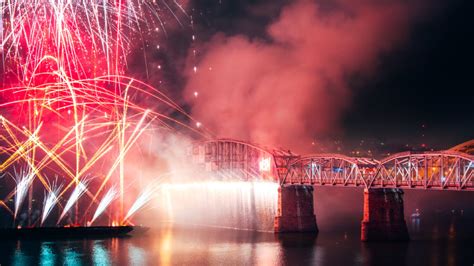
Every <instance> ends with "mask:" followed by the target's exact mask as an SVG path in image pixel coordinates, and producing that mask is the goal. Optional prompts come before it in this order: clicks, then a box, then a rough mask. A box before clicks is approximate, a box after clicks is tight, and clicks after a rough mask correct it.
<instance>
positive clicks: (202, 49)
mask: <svg viewBox="0 0 474 266" xmlns="http://www.w3.org/2000/svg"><path fill="white" fill-rule="evenodd" d="M294 2H296V1H258V0H253V1H227V0H220V1H217V0H207V1H191V2H189V6H188V9H189V12H190V14H192V16H193V18H194V19H193V22H194V27H193V28H192V29H191V28H190V27H187V26H183V27H177V28H176V29H175V30H172V31H169V33H168V36H167V37H165V38H164V39H161V40H160V43H161V44H162V46H163V47H165V49H164V50H161V51H160V52H156V51H155V52H153V53H152V55H151V57H152V60H150V61H151V62H152V63H156V62H159V64H162V65H165V68H164V70H163V71H162V73H163V75H162V76H160V78H159V79H160V80H161V82H163V83H164V84H166V85H165V86H162V88H163V87H164V88H165V89H167V90H168V93H169V94H171V95H172V96H173V97H174V98H175V99H178V100H177V101H178V102H180V103H181V104H183V105H185V106H186V108H187V109H188V110H192V107H191V106H192V105H193V103H192V102H190V101H186V100H179V99H180V98H181V97H182V95H183V94H186V93H188V92H189V88H186V87H187V83H189V74H188V73H189V69H190V66H191V65H193V64H197V65H199V63H200V62H201V61H200V60H201V59H202V57H205V53H208V52H209V49H208V48H207V46H208V45H209V43H211V42H213V40H214V39H213V38H215V36H216V35H222V36H226V37H227V38H229V37H232V36H245V37H246V38H248V39H249V40H250V41H253V40H259V41H260V42H262V43H265V42H268V43H270V44H271V43H272V42H273V40H272V38H271V37H269V34H268V30H267V29H268V27H269V26H270V25H271V24H272V23H274V22H275V21H276V20H278V17H279V16H280V14H281V12H282V10H284V9H285V7H287V6H288V5H291V4H292V3H294ZM303 2H304V1H303ZM306 2H311V1H306ZM346 2H347V1H315V3H316V4H317V5H318V7H319V8H320V10H321V11H322V12H328V13H330V12H332V11H333V10H340V9H344V8H346V6H350V5H349V4H346ZM363 2H364V1H363ZM365 2H366V3H367V5H371V4H372V3H373V2H374V1H365ZM365 2H364V3H365ZM386 2H401V3H405V2H406V1H386ZM410 5H411V4H410ZM473 5H474V4H473V3H472V2H471V1H460V0H456V1H417V2H416V3H415V4H413V6H414V7H413V9H414V8H416V9H417V10H418V11H417V12H414V15H411V16H412V17H413V18H411V19H410V23H409V24H408V26H406V27H405V29H404V32H405V36H404V38H403V41H400V42H399V43H398V44H397V45H394V47H393V48H391V49H389V50H387V51H381V52H380V53H377V55H376V56H374V58H375V59H374V61H375V62H374V63H372V64H371V67H370V68H371V70H370V71H365V72H364V71H362V72H364V73H362V74H360V73H358V71H357V69H352V71H350V72H348V73H346V74H347V75H346V76H345V77H344V80H345V82H346V84H347V86H348V91H349V93H348V94H347V95H346V96H344V97H342V98H343V99H341V101H344V102H347V103H344V107H343V108H338V112H340V114H338V115H337V116H336V117H335V119H334V120H335V121H331V123H332V125H331V126H330V127H329V130H328V129H324V130H318V129H315V130H309V131H310V132H313V131H314V132H313V133H311V134H313V136H314V140H315V141H316V142H318V141H320V143H322V145H325V146H328V147H327V148H326V150H327V149H329V150H330V149H335V148H336V146H338V145H339V146H343V147H342V150H341V151H344V152H346V153H348V152H350V151H351V150H354V149H356V148H357V147H358V146H360V142H361V141H364V142H365V143H368V142H371V143H372V145H376V144H380V143H383V144H384V145H385V147H383V152H386V151H387V150H390V149H391V150H392V152H395V151H398V150H403V149H415V150H416V149H446V148H449V147H452V146H454V145H456V144H459V143H461V142H464V141H467V140H469V139H472V138H473V132H474V123H473V122H474V111H473V109H472V106H473V103H474V100H473V99H474V97H473V94H472V87H473V78H472V77H473V75H472V74H471V69H472V66H471V64H472V62H473V59H474V58H473V50H472V47H474V46H473V44H474V43H473V37H472V36H473V34H472V33H473V28H472V25H473V23H472V13H471V11H472V10H473ZM409 8H411V6H410V7H409ZM407 17H408V15H407ZM407 20H408V18H407ZM192 34H194V35H195V36H196V37H197V41H196V42H191V41H190V38H189V37H190V35H192ZM361 38H363V37H361ZM193 49H197V56H195V57H193V56H191V51H192V50H193ZM140 63H141V60H138V61H136V62H135V64H138V65H139V64H140ZM289 67H291V65H290V66H289ZM137 68H138V69H139V68H140V67H138V66H136V65H135V66H134V63H133V60H132V63H131V68H130V69H131V70H130V71H131V72H134V71H135V72H137V71H136V69H137ZM151 76H154V75H153V73H152V74H151ZM216 78H218V77H216ZM148 81H149V82H150V83H152V84H153V83H155V84H156V83H157V79H155V78H150V77H148ZM188 87H189V86H188ZM188 94H189V93H188ZM282 96H283V95H282ZM184 98H186V95H185V97H184ZM282 108H285V107H282ZM339 109H340V110H339ZM191 113H192V114H193V112H192V111H191ZM193 115H194V114H193ZM197 119H200V118H199V117H197ZM308 119H309V120H310V119H311V118H308ZM210 130H211V131H213V130H214V128H212V127H211V128H210ZM224 132H226V133H227V132H228V131H224ZM232 133H233V132H232V131H231V132H230V134H229V137H234V136H233V134H232ZM218 135H219V136H220V137H221V136H222V135H223V134H218ZM236 137H240V135H239V134H236ZM241 138H247V137H245V136H244V137H241ZM249 138H251V137H249ZM251 140H252V139H251ZM338 140H340V142H339V143H343V144H337V145H327V144H328V143H331V144H332V143H333V142H334V141H338ZM283 142H284V141H283ZM282 145H283V146H289V147H292V145H291V143H288V144H287V143H283V144H282ZM422 145H423V146H422ZM367 148H371V147H367ZM379 148H381V147H379ZM375 149H377V147H376V148H375Z"/></svg>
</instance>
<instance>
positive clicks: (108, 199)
mask: <svg viewBox="0 0 474 266" xmlns="http://www.w3.org/2000/svg"><path fill="white" fill-rule="evenodd" d="M116 197H117V190H116V189H115V187H112V188H110V189H109V191H107V193H106V194H105V196H104V197H103V198H102V200H101V201H100V203H99V206H98V207H97V210H96V211H95V213H94V217H93V218H92V220H91V222H90V223H91V224H92V223H94V221H95V219H97V217H99V216H100V215H101V214H102V213H103V212H104V211H105V209H106V208H107V207H108V206H109V205H110V203H112V201H113V200H114V199H115V198H116Z"/></svg>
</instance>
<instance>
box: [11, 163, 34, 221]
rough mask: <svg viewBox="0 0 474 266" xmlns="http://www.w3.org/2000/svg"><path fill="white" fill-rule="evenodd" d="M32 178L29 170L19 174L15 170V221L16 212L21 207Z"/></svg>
mask: <svg viewBox="0 0 474 266" xmlns="http://www.w3.org/2000/svg"><path fill="white" fill-rule="evenodd" d="M34 176H35V175H34V173H33V171H31V169H30V168H29V170H24V169H21V170H20V171H19V172H16V170H15V182H16V194H15V213H14V219H16V217H17V215H18V212H19V211H20V208H21V205H22V203H23V200H24V199H25V196H26V193H27V191H28V188H29V187H30V185H31V182H32V181H33V178H34Z"/></svg>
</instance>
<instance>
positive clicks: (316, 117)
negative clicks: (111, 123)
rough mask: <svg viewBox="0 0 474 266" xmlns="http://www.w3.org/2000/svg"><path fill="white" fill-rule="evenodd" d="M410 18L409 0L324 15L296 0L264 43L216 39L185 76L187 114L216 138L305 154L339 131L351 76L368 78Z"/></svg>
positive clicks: (341, 7)
mask: <svg viewBox="0 0 474 266" xmlns="http://www.w3.org/2000/svg"><path fill="white" fill-rule="evenodd" d="M380 2H383V3H380ZM413 13H414V12H413V7H412V6H410V5H409V4H407V2H403V3H400V2H387V1H362V3H361V2H360V1H357V4H354V3H350V2H349V1H343V2H338V5H337V7H332V8H329V9H328V8H326V9H324V11H323V9H322V8H320V6H318V5H317V4H315V3H314V2H312V1H297V2H296V3H294V4H291V5H289V6H287V7H285V8H284V9H283V11H282V13H281V15H280V17H279V18H278V19H277V20H276V21H275V22H274V23H272V24H271V25H269V26H268V28H267V33H268V37H269V38H268V39H266V40H263V39H262V40H261V39H249V38H248V37H246V36H242V35H238V36H230V37H228V36H224V35H223V34H217V35H216V36H214V38H213V39H212V40H211V41H210V42H209V43H208V44H206V45H205V46H204V47H203V49H202V51H204V55H203V57H202V58H201V59H200V61H199V64H198V68H197V69H198V71H197V73H195V74H194V73H192V72H193V71H191V74H190V75H189V81H188V84H187V87H186V89H185V95H186V96H185V97H186V98H187V100H188V101H189V102H190V103H191V106H192V115H193V116H194V117H195V118H196V119H197V120H199V121H200V122H202V125H203V126H205V127H206V128H208V129H210V130H211V131H213V132H214V133H216V134H217V136H219V137H233V138H238V139H243V140H250V141H253V142H257V143H261V144H265V145H269V146H277V147H280V146H281V147H288V148H295V149H297V150H298V151H302V150H303V149H305V147H310V146H311V142H312V141H313V140H314V137H315V136H321V135H328V134H330V133H331V132H333V131H334V130H335V129H337V128H338V123H339V120H340V117H341V115H342V114H343V113H344V111H346V110H347V109H348V107H349V106H350V104H351V95H352V92H351V91H350V88H349V86H348V84H347V77H348V75H351V74H364V75H369V74H370V72H371V71H372V70H373V69H374V67H376V66H377V58H378V56H379V55H380V54H381V53H384V52H388V51H390V50H391V49H393V48H394V47H395V46H396V45H398V44H399V43H400V42H401V41H402V40H403V39H404V37H405V35H406V33H407V29H408V26H409V24H410V22H411V18H412V17H413ZM195 91H197V92H198V93H199V94H198V95H199V96H198V97H194V92H195Z"/></svg>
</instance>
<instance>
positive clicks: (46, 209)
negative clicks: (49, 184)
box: [41, 186, 62, 224]
mask: <svg viewBox="0 0 474 266" xmlns="http://www.w3.org/2000/svg"><path fill="white" fill-rule="evenodd" d="M61 187H62V186H56V187H55V186H53V188H52V189H51V191H50V192H49V193H48V195H47V196H46V197H45V198H44V203H43V216H42V217H41V224H43V223H44V221H45V220H46V218H47V217H48V215H49V214H50V213H51V210H52V209H53V207H54V204H55V203H56V202H57V201H58V194H59V192H60V191H61Z"/></svg>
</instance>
